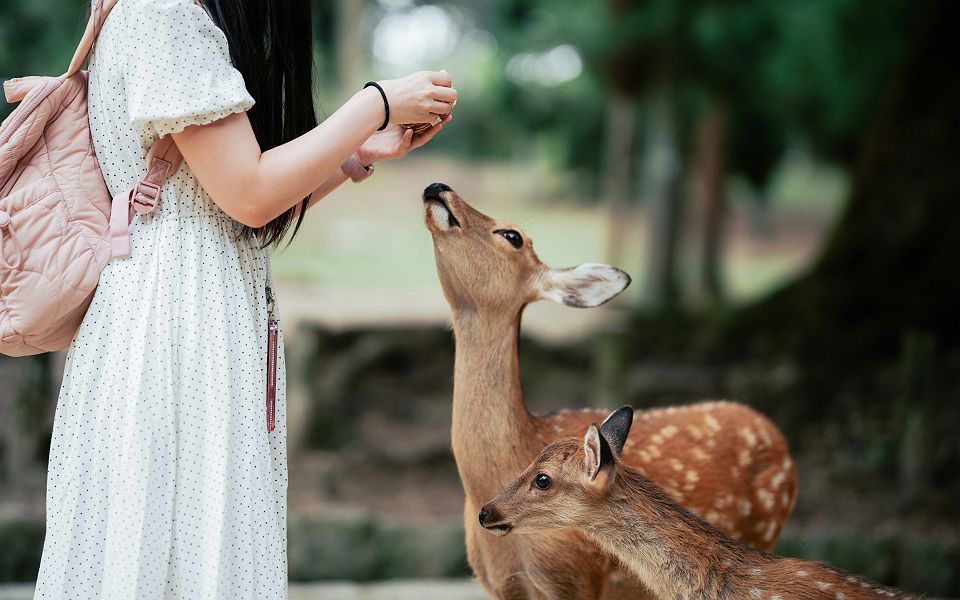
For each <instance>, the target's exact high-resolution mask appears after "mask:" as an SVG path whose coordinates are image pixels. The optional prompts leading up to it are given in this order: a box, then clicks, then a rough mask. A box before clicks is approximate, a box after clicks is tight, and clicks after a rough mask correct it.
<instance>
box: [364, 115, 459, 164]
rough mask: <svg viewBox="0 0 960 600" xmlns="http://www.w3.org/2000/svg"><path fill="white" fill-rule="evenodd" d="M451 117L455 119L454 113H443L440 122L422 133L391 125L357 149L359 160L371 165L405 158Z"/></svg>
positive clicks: (441, 127) (437, 131)
mask: <svg viewBox="0 0 960 600" xmlns="http://www.w3.org/2000/svg"><path fill="white" fill-rule="evenodd" d="M451 119H453V115H452V114H446V115H443V117H442V118H441V120H440V122H439V123H437V124H436V125H434V126H433V127H431V128H430V129H428V130H426V131H424V132H423V133H420V134H414V133H413V130H412V129H404V128H402V127H400V126H399V125H391V126H390V127H387V128H386V129H384V130H383V131H378V132H376V133H374V134H373V135H371V136H370V137H369V138H367V141H366V142H364V143H363V145H362V146H360V149H358V150H357V160H359V161H360V163H361V164H363V165H366V166H370V165H372V164H373V163H375V162H381V161H384V160H393V159H396V158H403V157H404V156H406V155H407V154H408V153H409V152H410V151H411V150H414V149H416V148H419V147H420V146H423V145H424V144H426V143H427V142H429V141H430V140H432V139H433V137H434V136H435V135H437V133H439V132H440V130H441V129H443V125H444V123H449V122H450V120H451Z"/></svg>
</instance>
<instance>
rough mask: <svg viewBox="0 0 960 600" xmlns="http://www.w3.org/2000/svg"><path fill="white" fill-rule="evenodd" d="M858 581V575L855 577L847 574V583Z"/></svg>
mask: <svg viewBox="0 0 960 600" xmlns="http://www.w3.org/2000/svg"><path fill="white" fill-rule="evenodd" d="M856 582H857V578H856V577H854V576H853V575H847V583H856Z"/></svg>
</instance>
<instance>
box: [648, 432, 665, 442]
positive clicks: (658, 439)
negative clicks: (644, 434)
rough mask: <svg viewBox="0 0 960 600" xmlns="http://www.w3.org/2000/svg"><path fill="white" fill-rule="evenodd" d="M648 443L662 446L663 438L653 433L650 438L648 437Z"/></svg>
mask: <svg viewBox="0 0 960 600" xmlns="http://www.w3.org/2000/svg"><path fill="white" fill-rule="evenodd" d="M650 441H651V442H653V443H654V444H662V443H663V436H662V435H660V434H659V433H655V434H653V435H652V436H650Z"/></svg>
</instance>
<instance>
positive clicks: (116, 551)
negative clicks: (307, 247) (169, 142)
mask: <svg viewBox="0 0 960 600" xmlns="http://www.w3.org/2000/svg"><path fill="white" fill-rule="evenodd" d="M89 98H90V122H91V129H92V132H93V141H94V146H95V148H96V151H97V155H98V157H99V160H100V163H101V167H102V170H103V174H104V178H105V179H106V182H107V185H108V187H109V188H110V191H111V193H113V194H116V193H118V192H120V191H121V190H125V189H127V188H129V187H131V186H132V185H133V184H135V183H136V181H137V180H138V179H140V178H141V177H142V175H143V174H144V172H145V164H144V156H145V154H146V151H147V149H148V148H149V147H150V146H151V145H152V144H153V142H154V141H155V140H156V138H157V136H160V135H166V134H169V133H171V132H177V131H180V130H182V129H183V128H184V127H186V126H188V125H191V124H204V123H210V122H212V121H215V120H217V119H220V118H222V117H224V116H226V115H228V114H230V113H234V112H238V111H245V110H247V109H249V108H250V107H251V106H252V105H253V99H252V98H251V97H250V95H249V94H248V93H247V91H246V89H245V87H244V84H243V79H242V77H241V76H240V74H239V72H237V71H236V70H235V69H234V68H233V67H232V65H231V63H230V58H229V52H228V48H227V41H226V38H225V37H224V35H223V33H222V32H221V31H220V30H219V29H218V28H217V27H216V26H215V25H214V24H213V22H212V21H211V19H210V17H209V16H208V15H207V13H206V12H205V10H204V9H203V8H202V7H200V6H198V5H196V4H194V3H193V2H192V1H191V0H120V2H119V4H118V5H117V6H116V8H114V10H113V12H112V13H111V14H110V17H109V18H108V20H107V22H106V24H105V26H104V29H103V31H102V33H101V36H100V39H99V41H98V45H97V49H96V55H95V58H94V61H93V63H92V67H91V80H90V89H89ZM224 168H229V165H224ZM131 243H132V255H131V257H130V258H127V259H123V260H113V261H111V262H110V263H109V264H108V265H107V268H106V270H105V271H104V272H103V276H102V277H101V279H100V285H99V287H98V288H97V291H96V294H95V296H94V298H93V302H92V304H91V306H90V309H89V312H88V313H87V315H86V318H85V319H84V321H83V324H82V326H81V328H80V331H79V333H78V334H77V337H76V339H75V340H74V342H73V344H72V346H71V347H70V349H69V351H68V353H67V364H66V370H65V373H64V379H63V388H62V390H61V392H60V398H59V402H58V404H57V409H56V419H55V424H54V430H53V439H52V445H51V449H50V469H49V477H48V486H47V534H46V541H45V544H44V549H43V559H42V562H41V566H40V572H39V575H38V580H37V589H36V596H35V597H36V598H38V599H41V598H42V599H57V600H88V599H90V600H92V599H98V600H173V599H176V600H180V599H183V600H186V599H189V600H208V599H216V600H241V599H250V600H253V599H256V600H275V599H285V598H286V597H287V559H286V491H287V466H286V446H285V426H284V421H285V408H286V406H285V372H284V368H283V354H282V341H281V354H280V358H279V366H278V369H277V377H278V382H277V388H278V390H277V405H276V406H277V414H276V428H275V429H274V431H273V432H272V433H268V432H267V428H266V377H267V369H266V351H267V304H266V298H265V288H266V285H267V261H268V257H267V255H266V253H265V252H264V251H263V250H261V249H260V248H259V244H258V243H257V241H256V240H255V239H254V238H253V237H252V236H250V235H246V234H242V233H241V226H240V225H239V224H238V223H236V222H235V221H233V220H232V219H230V218H229V217H228V216H227V215H226V214H225V213H224V212H223V211H221V210H220V209H219V208H218V207H217V206H216V205H215V204H214V203H213V202H212V200H211V199H210V197H209V196H208V195H207V194H206V193H204V191H203V190H202V189H201V187H200V185H199V184H198V183H197V180H196V179H195V178H194V176H193V174H192V173H191V172H190V169H189V167H188V166H187V165H186V164H184V165H183V166H182V167H181V168H180V170H179V171H178V172H177V173H176V175H175V176H174V177H172V178H171V179H170V180H169V181H168V182H167V184H166V185H165V186H164V188H163V190H162V192H161V199H160V203H159V205H158V207H157V209H156V211H155V212H154V213H153V214H151V215H147V216H144V217H140V216H138V217H136V218H135V219H134V222H133V224H132V226H131Z"/></svg>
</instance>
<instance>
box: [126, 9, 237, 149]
mask: <svg viewBox="0 0 960 600" xmlns="http://www.w3.org/2000/svg"><path fill="white" fill-rule="evenodd" d="M123 3H124V4H127V7H126V10H125V12H126V18H125V19H124V20H125V21H126V27H127V31H126V32H125V37H126V38H127V40H128V44H129V45H128V48H129V52H128V55H127V61H126V65H125V71H124V82H125V87H126V95H127V109H128V111H127V112H128V115H129V118H130V124H131V125H132V126H133V127H134V128H135V129H137V130H139V131H141V132H146V133H150V134H155V135H157V136H158V137H163V136H165V135H168V134H171V133H177V132H180V131H183V129H184V128H186V127H187V126H188V125H205V124H207V123H212V122H214V121H217V120H219V119H222V118H223V117H226V116H227V115H229V114H232V113H235V112H244V111H247V110H249V109H250V108H251V107H252V106H253V103H254V100H253V98H252V97H251V96H250V93H249V92H247V89H246V87H245V85H244V82H243V76H242V75H241V74H240V72H239V71H237V70H236V69H235V68H234V66H233V64H232V63H231V62H230V51H229V47H228V45H227V38H226V36H225V35H224V33H223V32H222V31H221V30H220V28H219V27H217V26H216V25H215V24H214V22H213V20H212V19H211V18H210V16H209V15H208V14H207V13H206V11H205V10H204V9H203V7H201V6H200V5H198V4H196V3H195V2H194V0H124V2H123Z"/></svg>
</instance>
